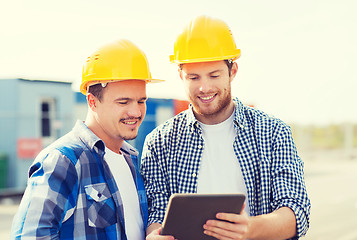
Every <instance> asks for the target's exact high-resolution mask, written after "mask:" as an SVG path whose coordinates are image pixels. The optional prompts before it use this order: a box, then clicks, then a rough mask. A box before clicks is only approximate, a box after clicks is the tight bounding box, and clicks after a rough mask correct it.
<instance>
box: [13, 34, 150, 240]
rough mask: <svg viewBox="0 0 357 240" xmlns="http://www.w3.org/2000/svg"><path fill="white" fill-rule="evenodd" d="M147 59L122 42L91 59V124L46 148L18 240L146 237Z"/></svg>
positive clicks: (35, 168) (17, 222)
mask: <svg viewBox="0 0 357 240" xmlns="http://www.w3.org/2000/svg"><path fill="white" fill-rule="evenodd" d="M153 81H156V80H154V79H152V77H151V73H150V70H149V68H148V62H147V59H146V56H145V54H144V53H143V52H142V51H141V50H140V49H139V48H138V47H137V46H135V45H134V44H133V43H132V42H130V41H128V40H125V39H122V40H119V41H116V42H113V43H110V44H107V45H105V46H103V47H102V48H100V49H99V50H97V51H96V52H95V53H93V54H92V55H91V56H90V57H88V59H87V61H86V63H85V64H84V67H83V76H82V84H81V86H80V90H81V92H82V93H83V94H84V95H86V97H87V104H88V114H87V118H86V120H85V122H82V121H77V123H76V125H75V126H74V128H73V130H72V131H71V132H70V133H68V134H67V135H66V136H64V137H62V138H60V139H59V140H57V141H56V142H54V143H53V144H51V145H50V146H49V147H47V148H46V149H44V150H43V151H42V152H41V153H40V154H39V155H38V157H37V158H36V159H35V161H34V163H33V164H32V166H31V167H30V170H29V180H28V186H27V189H26V191H25V194H24V196H23V199H22V201H21V204H20V207H19V211H18V213H17V215H16V216H15V218H14V221H13V227H12V239H101V240H102V239H120V240H123V239H145V231H146V224H147V199H146V194H145V189H144V184H143V180H142V177H141V175H140V172H139V169H138V159H137V156H138V152H137V151H136V150H135V149H134V148H133V147H131V146H130V145H129V144H128V143H127V142H126V141H125V140H130V139H134V138H135V137H136V135H137V132H138V128H139V126H140V124H141V123H142V121H143V118H144V116H145V113H146V99H147V96H146V83H148V82H153Z"/></svg>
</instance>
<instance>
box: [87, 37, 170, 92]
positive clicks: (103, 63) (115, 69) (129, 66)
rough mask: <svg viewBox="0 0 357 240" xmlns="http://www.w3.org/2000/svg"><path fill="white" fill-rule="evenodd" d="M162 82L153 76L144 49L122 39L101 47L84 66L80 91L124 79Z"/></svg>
mask: <svg viewBox="0 0 357 240" xmlns="http://www.w3.org/2000/svg"><path fill="white" fill-rule="evenodd" d="M131 79H133V80H134V79H135V80H144V81H146V82H147V83H148V82H160V81H163V80H158V79H153V78H152V77H151V73H150V69H149V63H148V60H147V58H146V56H145V54H144V52H143V51H141V50H140V49H139V48H138V47H137V46H135V45H134V44H133V43H132V42H130V41H129V40H126V39H120V40H118V41H116V42H113V43H110V44H107V45H105V46H103V47H101V48H99V49H98V50H97V51H96V52H94V53H93V54H92V55H91V56H89V57H88V58H87V61H86V63H85V64H84V66H83V72H82V83H81V86H80V91H81V93H83V94H84V95H86V93H87V88H88V86H90V85H93V84H97V83H107V82H116V81H123V80H131Z"/></svg>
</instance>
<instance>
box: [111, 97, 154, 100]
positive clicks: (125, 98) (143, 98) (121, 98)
mask: <svg viewBox="0 0 357 240" xmlns="http://www.w3.org/2000/svg"><path fill="white" fill-rule="evenodd" d="M147 99H148V98H147V97H142V98H140V99H139V101H143V100H147ZM130 100H134V99H133V98H128V97H119V98H117V99H115V100H114V101H130Z"/></svg>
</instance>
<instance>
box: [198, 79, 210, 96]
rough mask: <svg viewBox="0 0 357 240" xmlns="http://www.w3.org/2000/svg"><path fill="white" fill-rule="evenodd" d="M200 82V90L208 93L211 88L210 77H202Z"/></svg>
mask: <svg viewBox="0 0 357 240" xmlns="http://www.w3.org/2000/svg"><path fill="white" fill-rule="evenodd" d="M199 84H200V86H199V90H200V92H202V93H206V92H209V91H210V90H211V84H210V82H209V80H208V79H202V80H201V81H200V83H199Z"/></svg>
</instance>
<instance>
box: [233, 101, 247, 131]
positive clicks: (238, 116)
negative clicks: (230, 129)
mask: <svg viewBox="0 0 357 240" xmlns="http://www.w3.org/2000/svg"><path fill="white" fill-rule="evenodd" d="M233 103H234V105H235V111H234V112H235V114H234V120H233V121H234V123H235V125H236V126H237V127H239V128H240V129H241V130H243V129H245V127H246V125H247V119H246V118H245V115H244V108H243V103H242V102H241V101H239V99H238V98H233Z"/></svg>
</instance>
